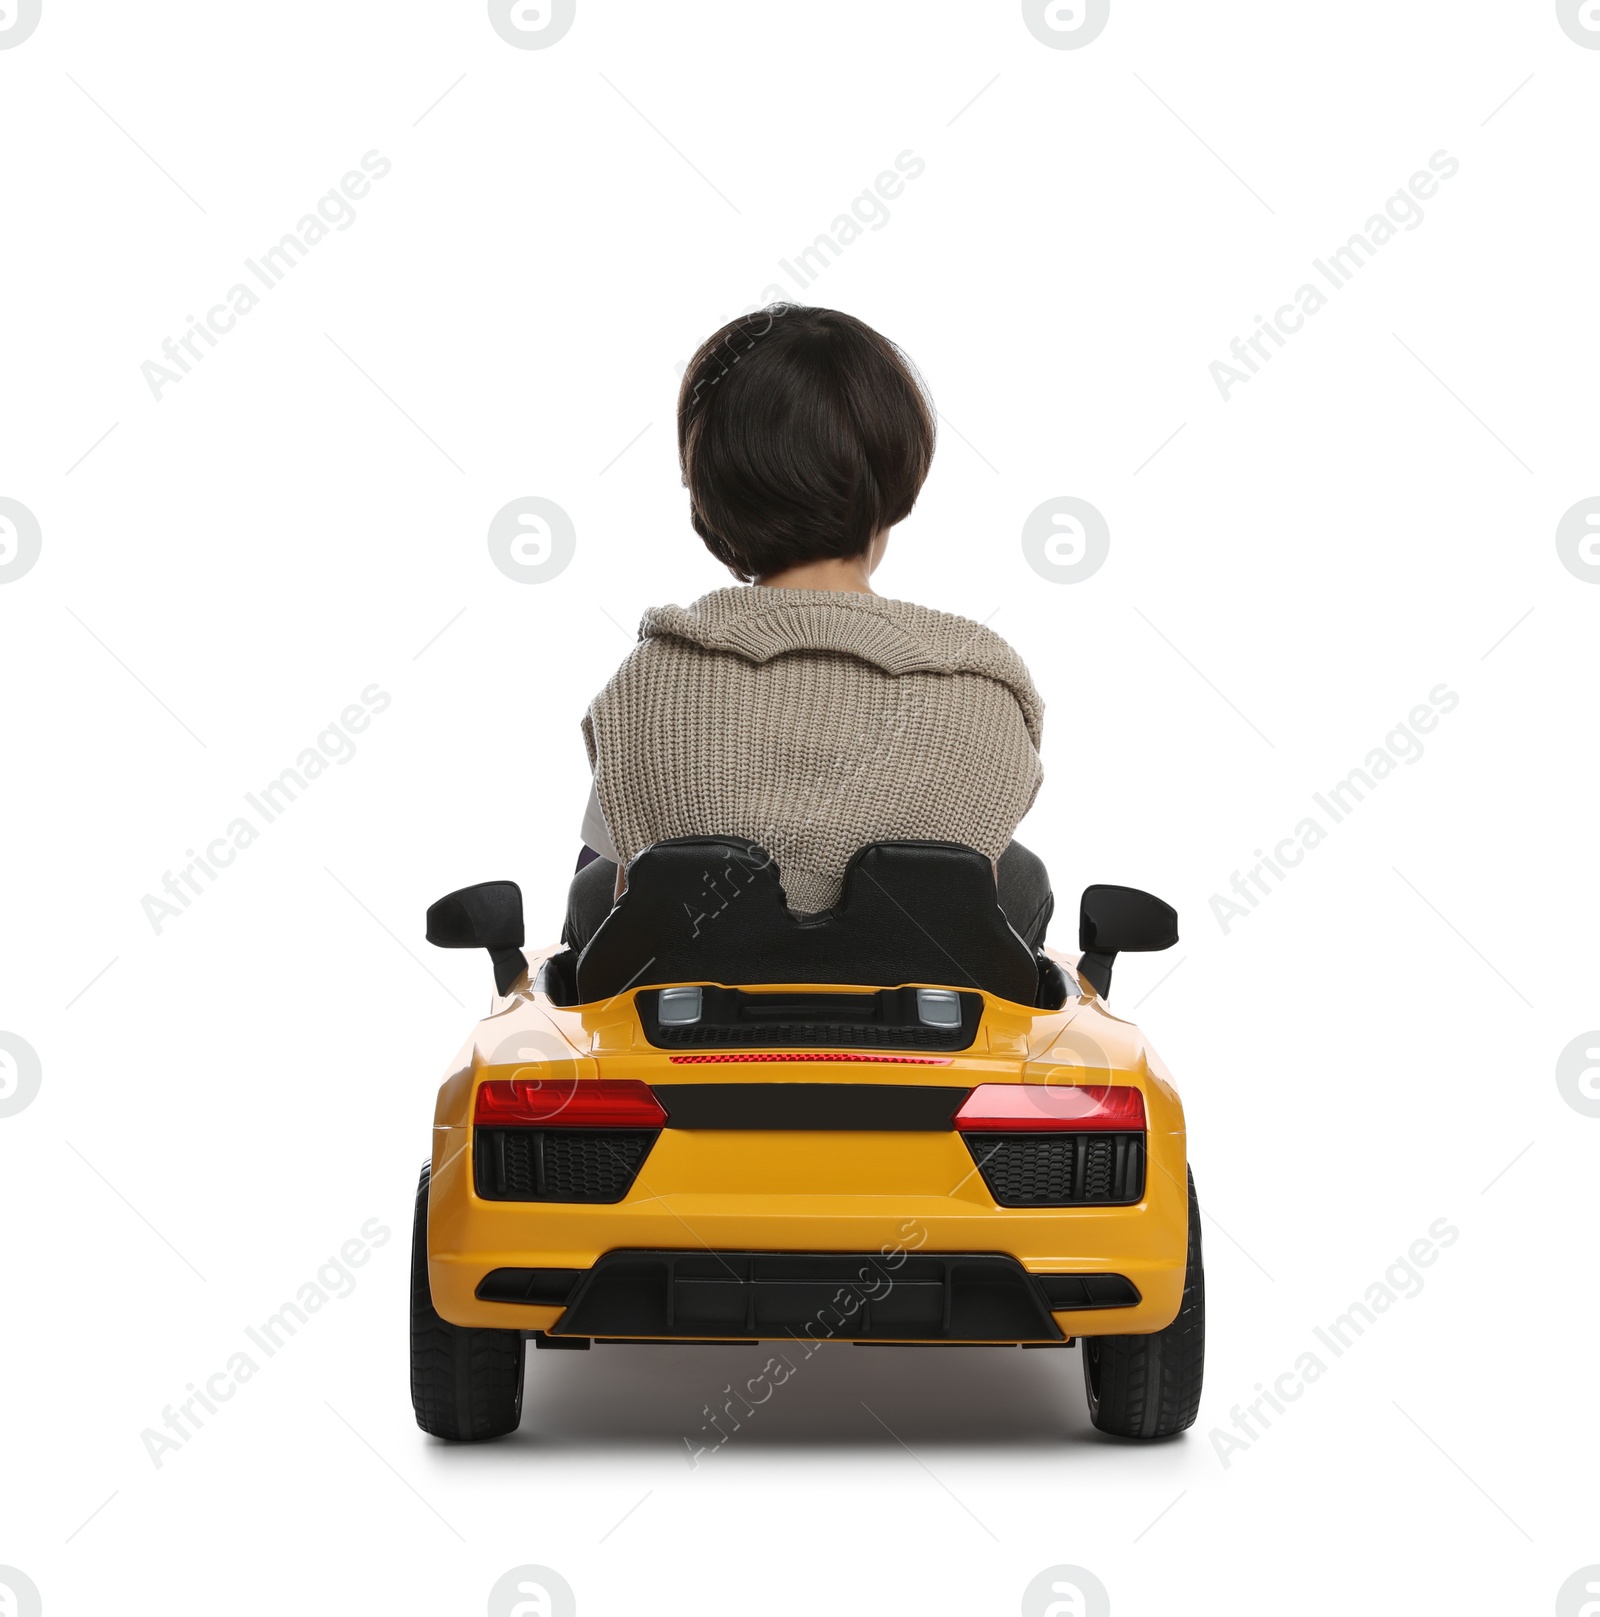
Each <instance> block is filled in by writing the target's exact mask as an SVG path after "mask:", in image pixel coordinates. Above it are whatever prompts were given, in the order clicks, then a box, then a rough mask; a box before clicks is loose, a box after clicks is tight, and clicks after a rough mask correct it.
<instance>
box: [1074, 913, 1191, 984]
mask: <svg viewBox="0 0 1600 1617" xmlns="http://www.w3.org/2000/svg"><path fill="white" fill-rule="evenodd" d="M1177 941H1178V912H1177V911H1176V910H1175V909H1173V907H1172V906H1171V905H1170V904H1163V903H1162V902H1161V900H1160V899H1159V898H1157V897H1156V896H1155V894H1154V893H1143V892H1140V890H1139V889H1138V888H1137V887H1085V888H1084V890H1083V900H1082V903H1081V904H1080V906H1079V909H1078V947H1079V948H1080V949H1082V950H1083V958H1082V959H1081V960H1080V961H1079V962H1078V971H1079V973H1080V974H1081V975H1082V976H1083V977H1084V978H1085V979H1086V980H1087V981H1088V982H1089V983H1090V984H1092V985H1093V988H1094V991H1095V992H1096V993H1097V994H1098V995H1099V996H1100V997H1101V999H1105V998H1106V997H1107V996H1108V995H1109V994H1110V993H1111V965H1112V962H1113V961H1114V960H1115V959H1116V958H1117V956H1118V955H1119V954H1121V953H1122V952H1123V951H1124V950H1128V951H1130V952H1132V953H1136V954H1148V953H1152V952H1154V951H1156V950H1160V949H1170V948H1171V947H1172V946H1173V944H1175V943H1176V942H1177Z"/></svg>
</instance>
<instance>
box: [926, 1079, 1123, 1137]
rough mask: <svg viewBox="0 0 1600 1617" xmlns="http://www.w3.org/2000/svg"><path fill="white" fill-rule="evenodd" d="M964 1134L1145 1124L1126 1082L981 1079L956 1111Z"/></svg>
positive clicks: (958, 1126)
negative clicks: (998, 1081) (1087, 1084)
mask: <svg viewBox="0 0 1600 1617" xmlns="http://www.w3.org/2000/svg"><path fill="white" fill-rule="evenodd" d="M955 1125H956V1127H957V1128H958V1129H959V1130H961V1132H962V1133H964V1134H970V1133H985V1132H987V1133H1002V1134H1024V1133H1031V1132H1033V1131H1035V1130H1038V1131H1041V1132H1043V1131H1054V1130H1060V1129H1107V1130H1117V1131H1131V1130H1135V1129H1143V1128H1144V1126H1145V1121H1144V1096H1143V1095H1142V1094H1141V1093H1140V1092H1139V1091H1138V1090H1137V1089H1134V1088H1131V1087H1128V1086H1115V1087H1100V1088H1092V1089H1091V1088H1087V1087H1084V1086H1080V1085H1076V1084H979V1085H978V1087H977V1088H976V1089H974V1090H973V1092H972V1093H971V1094H970V1095H969V1096H968V1097H967V1099H966V1101H965V1103H964V1104H963V1105H962V1107H961V1110H960V1111H959V1112H957V1113H956V1116H955Z"/></svg>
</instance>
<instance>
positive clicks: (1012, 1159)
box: [966, 1133, 1144, 1207]
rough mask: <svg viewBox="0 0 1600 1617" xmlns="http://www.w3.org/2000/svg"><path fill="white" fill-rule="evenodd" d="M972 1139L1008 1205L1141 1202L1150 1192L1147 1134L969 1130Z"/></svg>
mask: <svg viewBox="0 0 1600 1617" xmlns="http://www.w3.org/2000/svg"><path fill="white" fill-rule="evenodd" d="M966 1141H967V1147H968V1149H969V1150H970V1151H971V1152H972V1159H973V1161H974V1162H976V1163H977V1164H978V1167H979V1169H980V1171H981V1172H982V1174H983V1178H984V1182H985V1183H986V1184H987V1185H988V1187H989V1194H990V1195H991V1196H993V1197H994V1199H995V1200H996V1201H997V1202H999V1204H1000V1205H1001V1206H1002V1207H1072V1206H1075V1205H1077V1204H1080V1203H1088V1202H1110V1203H1115V1202H1136V1201H1138V1200H1139V1198H1140V1197H1141V1196H1142V1195H1143V1194H1144V1136H1143V1135H1142V1134H1091V1133H1060V1134H1049V1133H1034V1134H969V1135H967V1136H966Z"/></svg>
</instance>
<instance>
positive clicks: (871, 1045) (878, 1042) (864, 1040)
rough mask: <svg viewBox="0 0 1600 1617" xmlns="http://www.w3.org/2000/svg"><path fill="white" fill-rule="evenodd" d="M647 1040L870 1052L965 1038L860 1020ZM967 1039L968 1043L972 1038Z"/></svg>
mask: <svg viewBox="0 0 1600 1617" xmlns="http://www.w3.org/2000/svg"><path fill="white" fill-rule="evenodd" d="M650 1042H651V1043H652V1044H656V1045H660V1046H661V1047H662V1048H663V1049H667V1050H671V1049H683V1048H690V1049H693V1048H699V1049H717V1048H721V1049H729V1048H732V1049H739V1048H741V1047H744V1046H748V1045H759V1046H761V1048H762V1049H765V1050H770V1049H772V1048H773V1047H774V1046H781V1045H792V1046H794V1047H795V1048H803V1047H804V1046H806V1045H811V1044H824V1045H825V1044H844V1045H859V1046H860V1047H861V1048H863V1049H872V1050H878V1049H885V1048H887V1049H890V1050H957V1049H960V1048H961V1046H962V1042H963V1040H962V1036H961V1032H960V1029H959V1028H958V1029H956V1030H955V1031H954V1032H952V1031H951V1030H950V1029H949V1028H942V1027H873V1026H872V1025H871V1024H870V1023H860V1022H769V1023H766V1024H764V1025H761V1026H758V1027H740V1026H739V1025H738V1024H736V1023H733V1024H729V1023H724V1024H722V1025H720V1026H719V1025H716V1024H712V1023H697V1024H696V1025H695V1026H693V1027H659V1026H658V1027H657V1028H656V1030H655V1032H654V1033H653V1034H652V1035H651V1036H650ZM965 1042H966V1043H967V1044H971V1042H972V1040H971V1039H967V1040H966V1041H965Z"/></svg>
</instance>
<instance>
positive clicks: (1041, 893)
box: [995, 842, 1056, 949]
mask: <svg viewBox="0 0 1600 1617" xmlns="http://www.w3.org/2000/svg"><path fill="white" fill-rule="evenodd" d="M995 882H996V885H997V887H998V888H999V892H1000V908H1001V909H1003V910H1004V911H1005V912H1006V919H1007V920H1008V921H1009V922H1010V923H1011V925H1012V929H1013V930H1014V931H1016V932H1019V933H1021V935H1022V939H1023V942H1025V943H1026V944H1027V945H1028V947H1029V948H1030V949H1037V948H1038V947H1039V946H1040V945H1041V944H1042V943H1043V942H1044V934H1045V928H1046V927H1048V926H1049V925H1050V912H1051V911H1052V910H1053V909H1054V908H1055V906H1056V901H1055V895H1054V894H1053V893H1052V892H1051V891H1050V872H1049V871H1047V870H1046V869H1045V868H1044V861H1043V860H1042V859H1041V858H1040V857H1039V856H1038V854H1036V853H1033V852H1031V851H1030V850H1029V849H1027V848H1024V847H1023V846H1022V844H1021V843H1020V842H1013V843H1011V844H1010V846H1009V847H1007V849H1006V851H1005V852H1004V853H1003V854H1001V855H1000V860H999V865H998V868H997V869H996V872H995Z"/></svg>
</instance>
